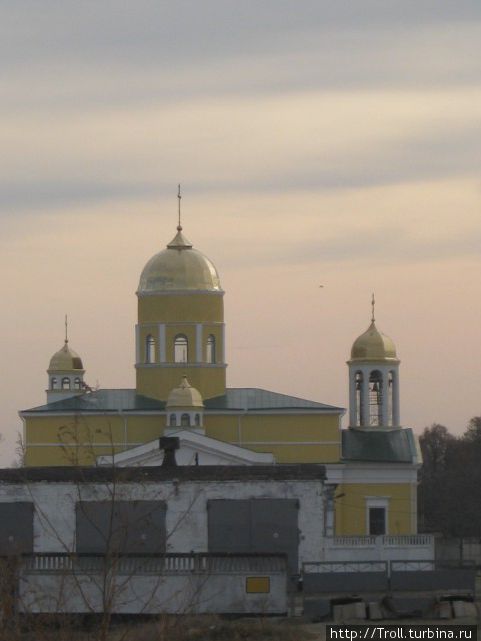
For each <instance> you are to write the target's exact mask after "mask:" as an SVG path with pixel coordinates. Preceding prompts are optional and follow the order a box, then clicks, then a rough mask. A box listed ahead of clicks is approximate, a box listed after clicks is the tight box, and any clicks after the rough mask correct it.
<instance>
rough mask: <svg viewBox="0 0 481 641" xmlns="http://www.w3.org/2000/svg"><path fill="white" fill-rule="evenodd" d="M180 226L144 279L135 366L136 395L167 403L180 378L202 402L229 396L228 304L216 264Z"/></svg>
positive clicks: (139, 293)
mask: <svg viewBox="0 0 481 641" xmlns="http://www.w3.org/2000/svg"><path fill="white" fill-rule="evenodd" d="M180 198H181V196H180V190H179V194H178V199H179V223H178V226H177V233H176V235H175V236H174V238H173V239H172V240H171V242H170V243H169V244H168V245H167V247H166V248H165V249H163V250H162V251H160V252H158V253H157V254H155V255H154V256H153V257H152V258H151V259H150V260H149V261H148V262H147V264H146V265H145V267H144V269H143V270H142V273H141V275H140V281H139V287H138V290H137V297H138V323H137V326H136V338H135V343H136V357H135V368H136V378H137V393H138V394H142V395H143V396H148V397H150V398H157V399H159V400H162V401H166V400H167V397H168V395H169V392H170V391H171V390H172V389H174V388H175V387H177V385H178V381H179V379H180V378H181V375H182V374H184V375H185V376H187V377H188V379H189V381H191V382H192V385H193V386H194V387H195V388H196V389H198V390H199V392H200V394H201V395H202V397H203V398H213V397H215V396H222V395H223V394H225V370H226V364H225V347H224V346H225V338H224V303H223V296H224V292H223V290H222V287H221V284H220V279H219V275H218V273H217V270H216V268H215V266H214V264H213V263H212V262H211V261H210V260H209V258H207V257H206V256H204V254H202V253H201V252H200V251H198V250H197V249H194V247H193V245H192V243H191V242H190V241H189V240H188V239H187V238H186V237H185V235H184V233H183V230H182V226H181V224H180Z"/></svg>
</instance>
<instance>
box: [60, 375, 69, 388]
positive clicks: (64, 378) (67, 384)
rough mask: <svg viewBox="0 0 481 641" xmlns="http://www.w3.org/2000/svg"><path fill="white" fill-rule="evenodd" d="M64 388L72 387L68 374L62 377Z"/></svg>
mask: <svg viewBox="0 0 481 641" xmlns="http://www.w3.org/2000/svg"><path fill="white" fill-rule="evenodd" d="M62 389H70V379H69V377H68V376H64V377H63V378H62Z"/></svg>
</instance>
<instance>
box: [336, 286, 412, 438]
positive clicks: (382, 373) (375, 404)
mask: <svg viewBox="0 0 481 641" xmlns="http://www.w3.org/2000/svg"><path fill="white" fill-rule="evenodd" d="M371 305H372V315H371V324H370V326H369V327H368V329H367V330H366V331H365V332H364V334H361V336H359V337H358V338H356V340H355V341H354V344H353V346H352V349H351V358H350V360H349V361H348V362H347V364H348V367H349V427H353V428H360V429H362V428H365V429H375V428H378V429H394V428H399V427H400V412H399V363H400V361H399V359H398V358H397V355H396V346H395V345H394V342H393V341H392V340H391V339H390V338H389V337H388V336H386V335H385V334H382V333H381V332H380V331H379V330H378V329H377V327H376V323H375V316H374V309H375V300H374V294H373V295H372V302H371Z"/></svg>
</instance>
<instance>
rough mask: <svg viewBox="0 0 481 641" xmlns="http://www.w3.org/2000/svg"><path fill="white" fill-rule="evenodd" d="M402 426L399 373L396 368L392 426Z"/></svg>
mask: <svg viewBox="0 0 481 641" xmlns="http://www.w3.org/2000/svg"><path fill="white" fill-rule="evenodd" d="M400 425H401V417H400V406H399V371H398V369H397V368H396V369H395V370H392V426H393V427H399V426H400Z"/></svg>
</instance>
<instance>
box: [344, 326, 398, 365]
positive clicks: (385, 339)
mask: <svg viewBox="0 0 481 641" xmlns="http://www.w3.org/2000/svg"><path fill="white" fill-rule="evenodd" d="M397 360H398V358H397V355H396V346H395V345H394V342H393V341H392V340H391V339H390V338H389V336H386V335H385V334H382V333H381V332H380V331H379V330H378V328H377V327H376V325H375V323H374V320H372V322H371V324H370V326H369V328H368V329H367V330H366V331H365V332H364V334H361V336H359V337H358V338H356V340H355V341H354V344H353V346H352V348H351V361H397Z"/></svg>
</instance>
